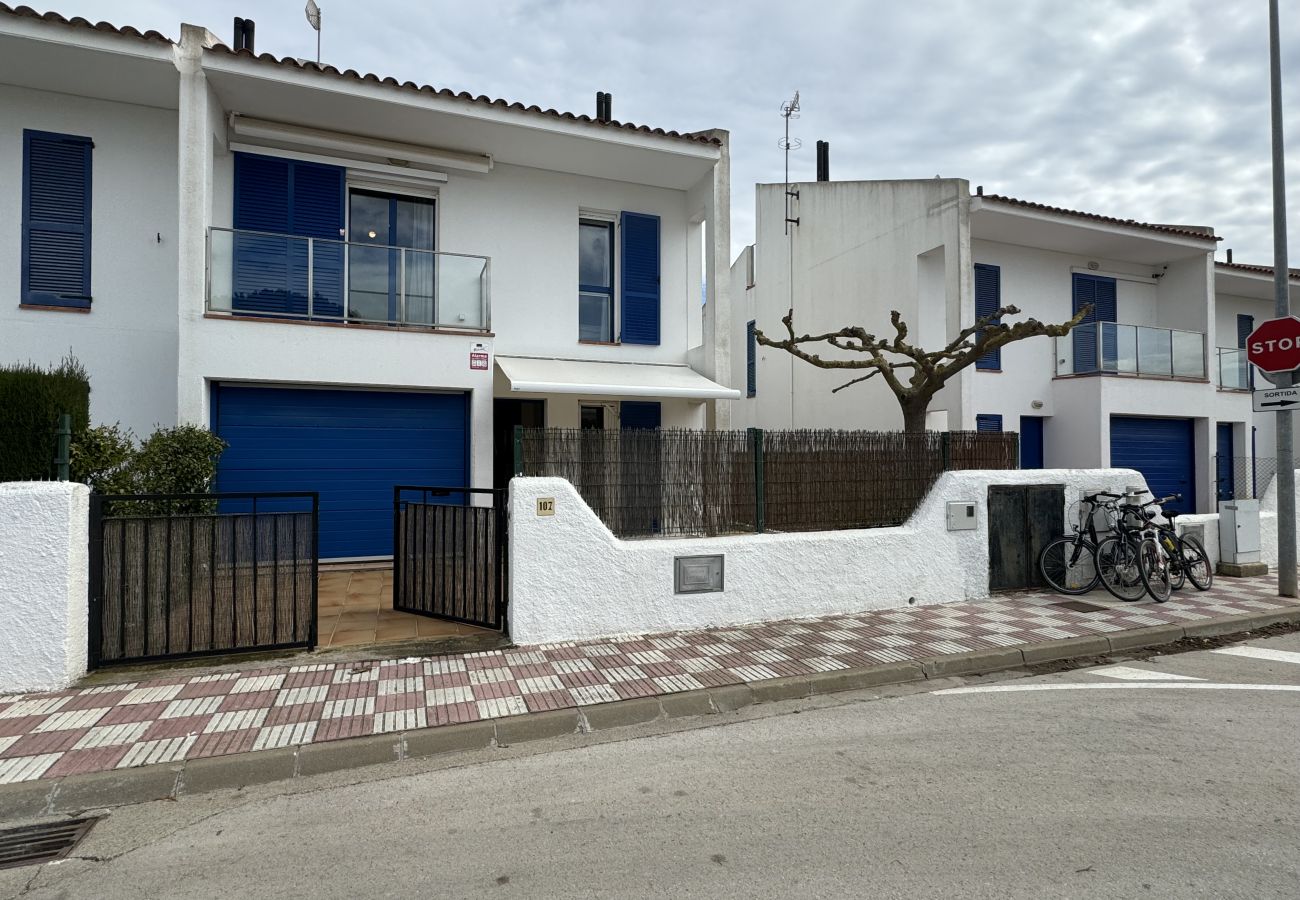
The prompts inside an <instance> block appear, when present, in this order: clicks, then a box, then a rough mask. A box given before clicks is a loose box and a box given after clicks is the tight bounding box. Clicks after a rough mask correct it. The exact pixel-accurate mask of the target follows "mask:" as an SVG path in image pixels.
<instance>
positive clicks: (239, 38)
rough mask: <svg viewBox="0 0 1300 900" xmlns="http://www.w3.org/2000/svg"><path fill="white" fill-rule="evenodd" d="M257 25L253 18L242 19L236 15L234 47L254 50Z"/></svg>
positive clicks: (250, 51)
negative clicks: (254, 34) (254, 35)
mask: <svg viewBox="0 0 1300 900" xmlns="http://www.w3.org/2000/svg"><path fill="white" fill-rule="evenodd" d="M256 27H257V26H256V25H255V24H254V23H253V20H252V19H241V18H240V17H239V16H235V43H234V47H233V49H235V50H247V51H248V52H249V53H252V52H254V51H253V33H254V30H255V29H256Z"/></svg>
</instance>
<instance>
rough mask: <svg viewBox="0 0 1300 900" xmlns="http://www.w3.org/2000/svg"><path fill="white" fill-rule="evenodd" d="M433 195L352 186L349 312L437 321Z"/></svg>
mask: <svg viewBox="0 0 1300 900" xmlns="http://www.w3.org/2000/svg"><path fill="white" fill-rule="evenodd" d="M434 212H435V207H434V201H433V200H430V199H427V198H423V197H404V196H400V195H397V194H385V193H381V192H379V191H370V190H361V189H359V188H353V189H352V192H351V194H350V195H349V198H348V240H349V242H350V246H349V248H348V318H349V319H351V320H352V321H356V322H376V323H398V324H412V325H433V324H435V323H436V321H437V317H436V315H435V309H434V302H435V301H434V277H435V276H434V255H433V252H432V251H433V248H434Z"/></svg>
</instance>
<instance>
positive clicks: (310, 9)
mask: <svg viewBox="0 0 1300 900" xmlns="http://www.w3.org/2000/svg"><path fill="white" fill-rule="evenodd" d="M303 12H305V13H306V14H307V23H308V24H309V25H311V27H312V28H314V29H315V30H316V65H318V66H319V65H320V7H319V6H317V5H316V0H307V8H306V9H305V10H303Z"/></svg>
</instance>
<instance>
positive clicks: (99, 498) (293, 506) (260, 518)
mask: <svg viewBox="0 0 1300 900" xmlns="http://www.w3.org/2000/svg"><path fill="white" fill-rule="evenodd" d="M318 507H319V498H318V496H317V494H315V493H286V492H270V493H218V494H92V495H91V500H90V648H89V649H90V665H91V666H92V667H95V666H107V665H118V664H122V663H131V662H143V661H146V660H157V659H173V658H178V657H188V656H204V655H210V654H217V653H238V652H244V651H249V650H278V649H287V648H295V647H305V648H307V649H311V648H314V647H315V646H316V569H317V562H318V560H317V540H316V534H317V521H318Z"/></svg>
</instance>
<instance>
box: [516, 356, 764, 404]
mask: <svg viewBox="0 0 1300 900" xmlns="http://www.w3.org/2000/svg"><path fill="white" fill-rule="evenodd" d="M497 368H498V369H500V370H501V374H503V375H504V376H505V377H506V380H507V381H508V382H510V390H511V392H512V393H529V394H587V395H589V396H592V397H658V398H673V397H677V398H684V399H687V400H739V399H740V391H737V390H733V389H732V388H728V387H723V386H722V385H720V384H718V383H717V382H713V381H710V380H709V379H707V378H705V377H704V376H703V375H701V374H700V373H699V372H696V371H695V370H694V369H692V368H691V367H690V366H671V365H655V364H652V363H619V362H592V361H590V360H577V359H533V358H531V357H522V356H498V357H497Z"/></svg>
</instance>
